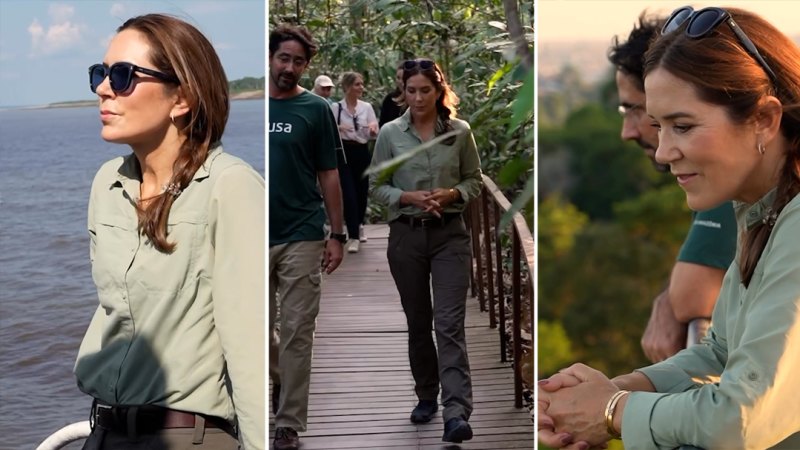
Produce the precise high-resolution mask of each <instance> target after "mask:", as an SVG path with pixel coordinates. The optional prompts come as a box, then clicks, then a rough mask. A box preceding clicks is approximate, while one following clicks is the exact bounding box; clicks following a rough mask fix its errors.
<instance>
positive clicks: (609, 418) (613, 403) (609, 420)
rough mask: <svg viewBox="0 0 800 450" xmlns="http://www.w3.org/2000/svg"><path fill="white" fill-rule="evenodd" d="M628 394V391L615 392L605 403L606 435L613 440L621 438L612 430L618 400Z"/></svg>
mask: <svg viewBox="0 0 800 450" xmlns="http://www.w3.org/2000/svg"><path fill="white" fill-rule="evenodd" d="M629 393H630V391H626V390H621V391H617V392H615V393H614V395H612V396H611V398H610V399H608V403H606V411H605V416H606V428H607V429H608V434H609V435H611V437H612V438H614V439H620V438H621V437H622V435H621V434H620V433H617V430H615V429H614V411H615V410H616V409H617V403H618V402H619V399H621V398H622V396H623V395H625V394H629Z"/></svg>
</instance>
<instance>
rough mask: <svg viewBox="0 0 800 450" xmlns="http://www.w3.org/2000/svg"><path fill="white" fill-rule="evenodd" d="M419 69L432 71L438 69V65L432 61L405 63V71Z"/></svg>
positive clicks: (410, 60) (411, 60)
mask: <svg viewBox="0 0 800 450" xmlns="http://www.w3.org/2000/svg"><path fill="white" fill-rule="evenodd" d="M417 67H419V68H420V69H421V70H431V69H433V68H434V67H436V63H434V62H433V61H431V60H430V59H409V60H408V61H406V62H404V63H403V69H404V70H414V69H416V68H417Z"/></svg>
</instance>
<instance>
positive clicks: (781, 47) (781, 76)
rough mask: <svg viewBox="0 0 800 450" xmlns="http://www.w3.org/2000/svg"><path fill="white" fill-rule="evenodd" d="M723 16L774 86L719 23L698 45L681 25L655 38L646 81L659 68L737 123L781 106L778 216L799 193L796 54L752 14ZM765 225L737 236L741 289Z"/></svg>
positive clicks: (799, 68)
mask: <svg viewBox="0 0 800 450" xmlns="http://www.w3.org/2000/svg"><path fill="white" fill-rule="evenodd" d="M726 11H728V13H729V14H730V15H731V16H732V17H733V19H734V20H735V21H736V23H737V24H738V25H739V27H740V28H741V29H742V30H743V31H744V32H745V34H746V35H747V36H748V37H749V38H750V39H751V40H752V41H753V43H754V44H755V46H756V48H757V49H758V51H759V53H760V54H761V56H763V57H764V59H765V60H766V61H767V63H768V64H769V67H770V68H771V69H772V71H773V72H775V75H776V77H775V80H772V79H770V77H769V76H768V74H767V73H766V71H765V70H764V69H763V68H762V67H761V65H760V64H759V63H758V62H757V61H756V60H755V59H754V58H753V57H752V56H751V55H750V54H749V53H747V51H746V50H745V49H744V47H743V46H742V44H741V43H740V42H739V39H738V38H737V37H736V36H735V35H734V34H733V32H732V31H731V28H730V26H728V25H727V24H726V23H724V22H723V23H721V24H720V25H718V26H717V27H716V28H715V29H714V30H713V31H711V32H710V33H709V34H708V35H707V36H704V37H703V38H700V39H692V38H689V37H688V36H686V33H685V32H684V30H685V28H686V26H687V24H686V23H684V24H683V25H681V26H680V27H679V28H678V29H676V30H675V31H673V32H671V33H668V34H666V35H663V36H661V37H660V38H658V40H656V41H655V42H654V43H653V45H652V46H651V47H650V49H649V50H648V52H647V54H646V55H645V69H644V74H645V78H646V77H647V75H648V74H649V73H651V72H652V71H654V70H655V69H657V68H663V69H664V70H666V71H668V72H669V73H670V74H672V75H674V76H676V77H678V78H680V79H682V80H684V81H687V82H688V83H690V84H691V85H693V86H694V88H695V90H696V92H697V95H698V97H699V98H700V99H701V100H703V101H705V102H708V103H711V104H715V105H719V106H722V107H723V108H725V110H726V113H727V114H728V117H730V118H731V120H733V121H734V122H736V123H746V122H748V121H752V120H754V119H755V118H756V115H757V114H758V107H759V104H760V101H761V100H762V99H763V98H764V97H765V96H768V95H771V96H775V97H776V98H778V100H780V102H781V103H782V104H783V115H782V118H781V124H780V132H781V134H782V135H783V137H784V138H785V139H786V142H787V144H788V146H787V148H786V149H785V151H786V159H785V161H784V164H783V167H782V169H781V173H780V176H779V179H778V184H777V189H776V196H775V201H774V203H773V204H772V211H773V212H774V213H775V214H776V215H779V214H780V213H781V211H782V210H783V208H784V207H785V206H786V204H787V203H789V202H790V201H791V200H792V199H793V198H794V197H795V196H796V195H797V194H798V192H800V105H798V99H800V49H799V48H798V47H797V45H795V44H794V43H793V42H792V41H791V40H790V39H789V38H787V37H786V36H785V35H784V34H783V33H781V32H780V31H778V30H777V29H776V28H775V27H773V26H772V25H770V24H769V23H768V22H767V21H765V20H764V19H762V18H761V17H759V16H757V15H756V14H753V13H750V12H747V11H744V10H741V9H737V8H726ZM686 22H688V20H687V21H686ZM753 151H756V149H753ZM765 222H767V223H761V222H759V223H758V224H757V225H756V226H753V227H750V228H748V229H746V230H743V231H742V236H741V238H740V239H741V240H740V242H741V248H740V251H739V261H738V262H739V271H740V274H741V278H742V283H743V284H744V285H745V287H746V286H749V284H750V280H751V278H752V276H753V272H754V271H755V267H756V264H757V263H758V260H759V258H761V254H762V253H763V251H764V247H765V246H766V245H767V241H768V239H769V236H770V233H771V232H772V226H773V224H774V222H771V221H765Z"/></svg>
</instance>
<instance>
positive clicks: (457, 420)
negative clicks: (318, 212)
mask: <svg viewBox="0 0 800 450" xmlns="http://www.w3.org/2000/svg"><path fill="white" fill-rule="evenodd" d="M470 439H472V427H470V426H469V424H468V423H467V421H466V420H464V419H462V418H461V417H453V418H452V419H449V420H448V421H447V423H445V424H444V436H442V440H443V441H445V442H455V443H456V444H460V443H461V442H463V441H468V440H470Z"/></svg>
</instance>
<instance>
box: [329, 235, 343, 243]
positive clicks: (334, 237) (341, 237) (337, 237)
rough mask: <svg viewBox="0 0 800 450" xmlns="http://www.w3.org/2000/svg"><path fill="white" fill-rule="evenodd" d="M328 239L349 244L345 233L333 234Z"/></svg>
mask: <svg viewBox="0 0 800 450" xmlns="http://www.w3.org/2000/svg"><path fill="white" fill-rule="evenodd" d="M328 239H336V240H337V241H339V242H341V243H342V244H344V243H345V242H347V235H346V234H344V233H331V235H330V237H329V238H328Z"/></svg>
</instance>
